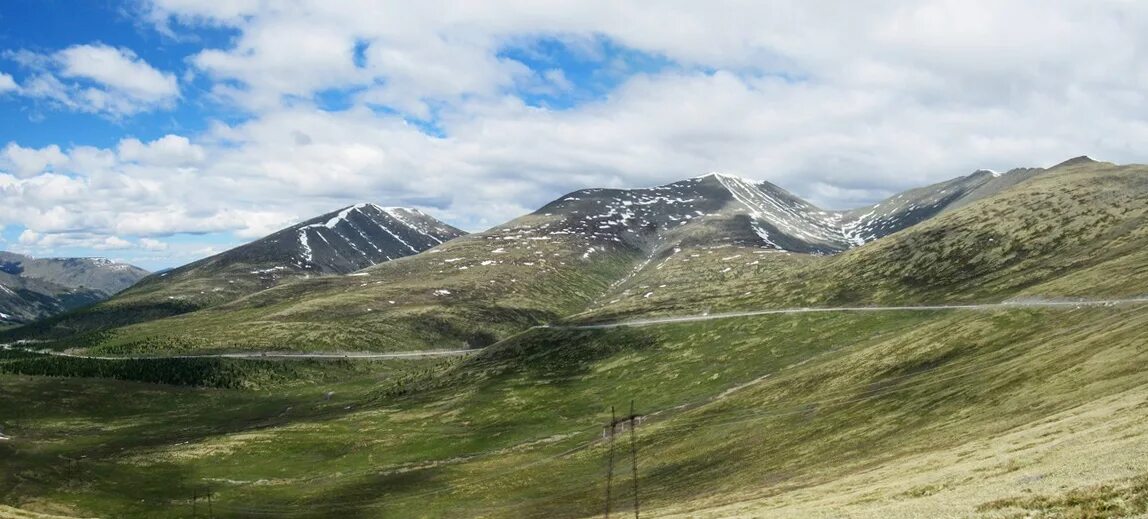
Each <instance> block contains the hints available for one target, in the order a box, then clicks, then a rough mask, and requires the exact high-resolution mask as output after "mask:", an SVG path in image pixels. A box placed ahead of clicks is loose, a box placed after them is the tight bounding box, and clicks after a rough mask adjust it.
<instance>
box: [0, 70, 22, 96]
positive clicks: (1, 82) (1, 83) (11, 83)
mask: <svg viewBox="0 0 1148 519" xmlns="http://www.w3.org/2000/svg"><path fill="white" fill-rule="evenodd" d="M19 89H20V87H19V85H17V84H16V80H15V79H12V75H11V74H5V73H3V72H0V94H4V93H7V92H13V91H16V90H19Z"/></svg>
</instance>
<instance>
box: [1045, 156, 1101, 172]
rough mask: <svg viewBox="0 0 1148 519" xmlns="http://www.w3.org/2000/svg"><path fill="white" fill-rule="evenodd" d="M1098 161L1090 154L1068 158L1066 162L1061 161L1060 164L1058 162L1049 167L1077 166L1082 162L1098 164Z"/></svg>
mask: <svg viewBox="0 0 1148 519" xmlns="http://www.w3.org/2000/svg"><path fill="white" fill-rule="evenodd" d="M1096 163H1097V161H1096V160H1095V159H1093V158H1092V157H1089V156H1088V155H1081V156H1079V157H1073V158H1071V159H1068V160H1066V161H1064V162H1061V163H1060V164H1057V165H1055V166H1053V167H1051V168H1049V169H1056V168H1063V167H1068V166H1076V165H1080V164H1096Z"/></svg>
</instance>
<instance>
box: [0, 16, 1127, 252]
mask: <svg viewBox="0 0 1148 519" xmlns="http://www.w3.org/2000/svg"><path fill="white" fill-rule="evenodd" d="M1085 7H1087V8H1085ZM1146 19H1148V16H1145V8H1143V7H1141V6H1138V5H1135V4H1129V3H1123V2H1111V3H1109V2H1100V3H1097V4H1094V5H1090V6H1071V5H1066V6H1057V7H1055V8H1054V7H1049V6H1046V5H1044V4H1043V3H1040V2H1036V1H1031V2H1030V1H1015V2H1004V3H1000V2H960V3H954V2H948V1H940V0H937V1H932V0H930V1H926V2H919V3H915V4H914V5H905V4H900V3H878V4H874V5H869V6H865V8H860V7H851V6H848V5H846V6H840V5H838V6H828V5H821V4H814V3H807V2H784V1H776V2H763V3H759V4H745V3H740V2H733V3H730V4H728V5H713V6H702V5H700V4H695V3H669V4H667V3H657V6H656V8H655V6H654V5H653V4H649V3H647V2H640V1H626V2H597V1H580V2H565V1H558V2H552V3H547V5H540V4H538V5H535V4H522V3H517V2H509V1H507V2H503V1H501V0H497V1H491V2H482V3H476V2H456V1H447V0H443V1H441V2H425V3H418V4H415V3H410V2H393V3H392V2H365V1H364V2H357V1H354V0H347V1H345V2H324V1H320V0H297V1H293V2H259V1H257V0H236V1H233V2H226V3H218V2H211V3H209V2H185V1H181V0H130V1H124V2H114V1H110V0H100V1H91V2H70V1H63V0H38V1H33V0H9V1H7V2H3V3H0V117H2V118H3V121H4V125H3V126H2V129H3V130H2V133H0V146H3V148H0V225H2V229H3V230H2V231H0V240H2V241H0V249H8V250H15V251H20V252H25V253H30V254H34V255H98V256H108V257H113V258H116V259H121V260H124V261H130V262H133V263H136V264H139V265H141V266H144V267H146V268H152V269H157V268H163V267H170V266H175V265H178V264H182V263H184V262H187V261H191V260H194V259H197V258H199V257H202V256H204V255H208V254H211V253H213V252H218V251H220V250H223V249H225V248H227V247H230V246H233V245H236V244H238V243H242V242H244V241H247V240H251V239H254V238H257V237H259V236H262V235H264V234H267V233H269V232H272V231H274V230H276V229H278V228H280V227H282V226H285V225H289V224H291V223H293V222H296V221H299V220H301V219H305V218H308V217H311V216H314V215H317V214H320V213H324V212H327V211H330V210H334V209H337V208H339V207H342V206H345V205H349V204H351V203H356V202H360V201H367V202H374V203H379V204H383V205H402V206H416V207H419V208H420V209H422V210H424V211H426V212H428V213H430V214H433V215H436V216H438V217H440V218H442V219H443V220H446V221H448V222H449V223H452V224H454V225H457V226H460V227H463V228H465V229H468V230H481V229H484V228H486V227H489V226H492V225H496V224H499V223H502V222H504V221H506V220H508V219H511V218H513V217H515V216H518V215H521V214H523V213H526V212H529V211H531V210H533V209H534V208H536V207H538V206H541V205H542V204H544V203H546V202H547V201H549V200H551V199H553V198H555V197H557V196H560V195H562V194H563V193H565V192H568V191H571V190H574V189H580V188H584V187H627V186H646V185H655V184H660V183H665V182H671V181H674V180H677V179H681V178H685V177H689V176H695V175H698V174H702V173H705V172H708V171H723V172H726V173H731V174H738V175H742V176H746V177H750V178H756V179H763V180H770V181H773V182H775V183H777V184H779V185H782V186H783V187H786V188H787V189H790V190H791V191H794V192H796V193H798V194H800V195H802V196H805V197H808V198H810V199H811V200H813V201H815V202H816V203H818V204H821V205H823V206H825V207H829V208H847V207H855V206H859V205H863V204H866V203H870V202H873V201H875V200H877V199H879V198H881V197H883V196H886V195H888V194H890V193H893V192H896V191H900V190H903V189H905V188H908V187H914V186H918V185H922V184H926V183H929V182H934V181H940V180H943V179H947V178H951V177H954V176H958V175H962V174H967V173H968V172H971V171H972V170H974V169H977V168H981V167H988V168H992V169H998V170H1007V169H1009V168H1012V167H1020V166H1046V165H1050V164H1053V163H1056V162H1059V161H1060V160H1062V159H1064V158H1067V157H1070V156H1074V155H1080V154H1085V153H1087V154H1090V155H1092V156H1094V157H1098V158H1101V159H1106V160H1112V161H1116V162H1133V161H1143V156H1142V154H1143V152H1142V151H1140V146H1139V143H1141V142H1144V140H1145V138H1148V128H1146V125H1145V123H1143V122H1142V121H1144V120H1148V117H1144V116H1145V115H1146V111H1148V101H1146V100H1145V99H1144V96H1143V95H1141V94H1137V93H1138V92H1143V91H1144V90H1145V89H1144V87H1145V86H1148V75H1145V74H1139V73H1130V74H1119V75H1117V74H1113V73H1112V72H1111V71H1113V70H1125V71H1143V70H1148V67H1146V66H1145V65H1148V63H1145V60H1146V59H1148V58H1146V57H1145V56H1146V55H1145V54H1144V53H1137V52H1128V51H1127V49H1130V48H1132V49H1135V48H1144V47H1145V45H1146V43H1148V42H1146V37H1145V36H1144V35H1145V34H1148V31H1145V30H1144V29H1146V28H1148V27H1146V24H1145V20H1146ZM1018 20H1025V21H1026V22H1027V23H1024V24H1018V23H1017V21H1018Z"/></svg>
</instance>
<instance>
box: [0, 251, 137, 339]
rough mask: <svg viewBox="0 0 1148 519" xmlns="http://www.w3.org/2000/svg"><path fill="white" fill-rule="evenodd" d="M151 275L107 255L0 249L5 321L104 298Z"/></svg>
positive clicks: (1, 318) (0, 318) (0, 317)
mask: <svg viewBox="0 0 1148 519" xmlns="http://www.w3.org/2000/svg"><path fill="white" fill-rule="evenodd" d="M146 275H147V271H146V270H143V269H140V268H138V267H134V266H131V265H127V264H123V263H116V262H113V261H110V260H107V259H104V258H33V257H30V256H25V255H22V254H16V253H12V252H4V251H0V324H6V323H7V324H11V323H22V322H28V321H33V320H36V319H40V318H44V317H48V316H51V315H55V314H59V313H62V312H66V311H68V310H72V309H75V308H80V307H83V306H87V305H90V304H93V303H96V302H99V301H102V300H104V299H107V298H108V297H111V296H112V295H114V294H116V293H118V292H120V291H121V290H124V289H126V288H128V287H129V286H131V285H133V284H135V283H136V282H137V281H139V280H140V279H142V278H143V277H144V276H146Z"/></svg>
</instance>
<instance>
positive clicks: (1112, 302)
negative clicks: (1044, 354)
mask: <svg viewBox="0 0 1148 519" xmlns="http://www.w3.org/2000/svg"><path fill="white" fill-rule="evenodd" d="M1132 304H1148V297H1141V298H1134V299H1099V300H1088V301H1010V302H1005V303H987V304H969V305H922V306H845V307H830V308H775V309H770V310H754V311H747V312H727V313H716V314H698V315H683V316H677V317H659V318H652V319H636V320H633V321H619V322H614V323H600V324H580V325H570V326H560V325H555V326H551V325H543V326H534V327H532V328H531V329H544V328H551V329H561V330H602V329H608V328H621V327H626V326H635V327H636V326H653V325H658V324H672V323H687V322H693V321H709V320H713V319H730V318H735V317H754V316H759V315H779V314H815V313H831V312H921V311H945V310H1002V309H1012V308H1065V307H1086V306H1087V307H1096V306H1117V305H1132ZM8 347H10V345H7V344H4V345H0V348H2V349H7V348H8ZM30 351H38V352H39V353H46V354H49V355H56V356H60V357H73V358H81V359H97V360H123V359H212V358H218V359H417V358H425V357H449V356H456V355H469V354H472V353H477V352H479V351H482V349H481V348H475V349H469V350H426V351H400V352H393V353H369V352H359V353H323V352H320V353H282V352H253V353H215V354H205V355H169V356H151V357H148V356H138V357H106V356H103V357H102V356H95V355H74V354H70V353H62V352H58V351H50V350H30Z"/></svg>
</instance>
